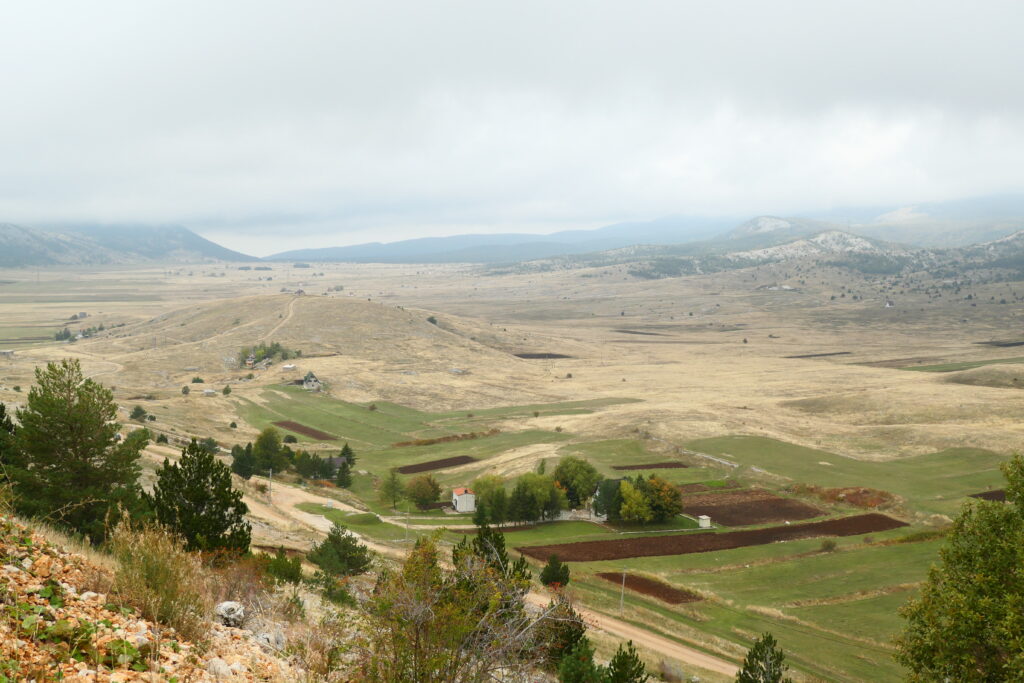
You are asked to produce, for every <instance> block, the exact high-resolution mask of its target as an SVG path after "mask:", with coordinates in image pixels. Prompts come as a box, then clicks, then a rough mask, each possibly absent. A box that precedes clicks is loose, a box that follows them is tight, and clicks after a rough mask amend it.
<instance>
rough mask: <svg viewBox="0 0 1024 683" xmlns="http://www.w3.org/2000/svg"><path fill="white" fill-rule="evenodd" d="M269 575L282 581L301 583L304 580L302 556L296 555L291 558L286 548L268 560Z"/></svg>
mask: <svg viewBox="0 0 1024 683" xmlns="http://www.w3.org/2000/svg"><path fill="white" fill-rule="evenodd" d="M266 571H267V575H269V576H271V577H273V578H274V579H275V580H277V581H279V582H281V583H299V582H300V581H302V558H301V557H299V556H298V555H296V556H295V557H291V558H289V557H288V555H286V554H285V552H284V548H283V547H282V548H278V549H277V553H276V554H275V555H274V556H273V557H271V558H270V560H268V561H267V568H266Z"/></svg>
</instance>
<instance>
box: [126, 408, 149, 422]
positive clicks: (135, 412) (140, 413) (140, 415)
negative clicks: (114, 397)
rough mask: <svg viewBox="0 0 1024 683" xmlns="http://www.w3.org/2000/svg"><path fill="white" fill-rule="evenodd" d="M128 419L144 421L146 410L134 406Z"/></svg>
mask: <svg viewBox="0 0 1024 683" xmlns="http://www.w3.org/2000/svg"><path fill="white" fill-rule="evenodd" d="M128 417H130V418H131V419H133V420H144V419H146V409H145V408H143V407H142V406H135V407H134V408H132V413H131V415H129V416H128Z"/></svg>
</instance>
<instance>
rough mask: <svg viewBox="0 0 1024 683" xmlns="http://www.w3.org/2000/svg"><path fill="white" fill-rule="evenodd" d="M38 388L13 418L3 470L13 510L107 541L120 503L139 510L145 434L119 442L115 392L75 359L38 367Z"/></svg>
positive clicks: (145, 432) (94, 539)
mask: <svg viewBox="0 0 1024 683" xmlns="http://www.w3.org/2000/svg"><path fill="white" fill-rule="evenodd" d="M35 378H36V385H35V386H33V387H32V388H31V389H30V390H29V393H28V398H27V401H26V404H25V406H24V407H23V408H21V409H19V410H18V411H17V413H16V416H17V418H18V423H19V426H18V428H17V429H16V430H15V431H14V433H13V434H10V432H7V430H6V428H5V429H4V430H3V431H4V432H5V433H6V434H9V435H10V436H9V437H6V438H5V441H8V443H9V444H10V445H9V447H8V453H7V454H5V457H4V460H5V463H4V464H5V468H6V471H7V475H8V476H9V477H10V479H11V482H12V484H13V488H14V493H15V499H16V503H15V507H16V509H17V511H18V512H19V513H21V514H22V515H24V516H27V517H49V518H50V519H51V520H53V521H54V523H56V524H59V525H61V526H64V527H65V528H68V529H70V530H71V531H73V532H76V533H79V534H82V535H87V536H89V537H90V538H91V539H92V541H93V542H96V543H98V542H100V541H102V540H103V538H104V536H105V533H106V522H107V516H108V514H109V513H110V512H111V511H112V510H114V509H116V507H117V506H118V505H121V506H123V507H124V508H126V509H127V510H128V511H136V512H138V511H139V509H140V504H141V502H142V498H141V489H140V488H139V485H138V478H139V472H140V470H139V465H138V460H139V456H140V454H141V452H142V449H143V448H145V446H146V443H147V439H148V434H149V433H148V432H147V431H146V430H144V429H138V430H135V431H134V432H132V433H130V434H128V435H127V436H126V437H125V438H124V439H121V437H120V434H119V433H118V432H119V430H120V425H119V424H118V423H117V422H116V421H115V420H116V418H117V404H115V403H114V396H113V394H112V393H111V391H110V390H109V389H107V388H105V387H103V386H101V385H100V384H98V383H97V382H95V381H93V380H91V379H88V378H86V377H85V376H84V375H83V374H82V368H81V365H80V364H79V362H78V360H67V359H65V360H63V361H60V362H59V363H49V364H47V366H46V368H45V369H44V368H36V371H35Z"/></svg>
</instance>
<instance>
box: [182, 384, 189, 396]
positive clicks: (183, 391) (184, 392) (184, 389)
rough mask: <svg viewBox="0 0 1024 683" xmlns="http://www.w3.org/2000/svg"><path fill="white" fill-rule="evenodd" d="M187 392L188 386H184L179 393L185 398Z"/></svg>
mask: <svg viewBox="0 0 1024 683" xmlns="http://www.w3.org/2000/svg"><path fill="white" fill-rule="evenodd" d="M188 392H189V388H188V385H187V384H186V385H185V386H183V387H182V388H181V393H182V394H184V395H185V396H188Z"/></svg>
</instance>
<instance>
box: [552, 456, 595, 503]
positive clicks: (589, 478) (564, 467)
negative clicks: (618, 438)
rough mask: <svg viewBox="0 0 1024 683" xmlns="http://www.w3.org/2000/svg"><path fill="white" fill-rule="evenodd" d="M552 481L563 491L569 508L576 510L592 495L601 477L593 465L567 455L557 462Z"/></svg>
mask: <svg viewBox="0 0 1024 683" xmlns="http://www.w3.org/2000/svg"><path fill="white" fill-rule="evenodd" d="M551 474H552V476H553V477H554V480H555V481H556V482H558V483H559V484H560V485H561V487H562V488H563V489H565V495H566V498H567V499H568V502H569V505H570V506H571V507H574V508H577V507H580V506H581V505H583V504H585V503H586V502H587V501H588V500H590V497H591V496H592V495H594V490H595V489H596V488H597V484H598V482H600V481H601V475H600V474H599V473H598V471H597V469H595V468H594V466H593V465H591V464H590V463H588V462H587V461H586V460H583V459H582V458H577V457H575V456H572V455H567V456H565V457H564V458H562V459H561V460H559V461H558V465H557V466H556V467H555V471H554V472H552V473H551Z"/></svg>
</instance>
